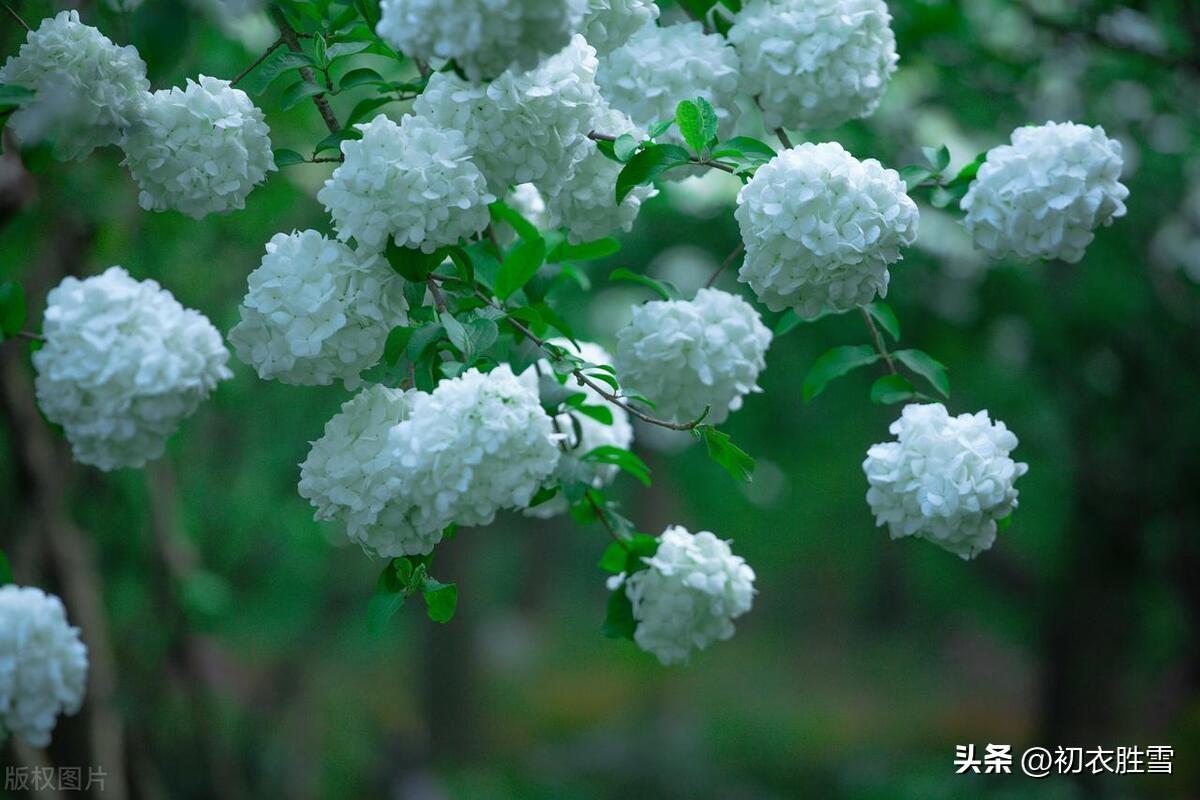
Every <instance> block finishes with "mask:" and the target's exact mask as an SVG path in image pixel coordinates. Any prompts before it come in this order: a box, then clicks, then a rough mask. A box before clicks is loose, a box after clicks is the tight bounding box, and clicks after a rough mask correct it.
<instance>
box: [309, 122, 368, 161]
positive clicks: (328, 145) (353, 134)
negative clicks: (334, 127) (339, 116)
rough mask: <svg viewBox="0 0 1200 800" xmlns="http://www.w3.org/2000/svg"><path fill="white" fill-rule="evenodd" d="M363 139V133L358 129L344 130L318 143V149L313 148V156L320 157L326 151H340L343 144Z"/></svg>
mask: <svg viewBox="0 0 1200 800" xmlns="http://www.w3.org/2000/svg"><path fill="white" fill-rule="evenodd" d="M361 138H362V131H360V130H359V129H358V128H351V127H346V128H342V129H341V130H340V131H337V132H336V133H331V134H329V135H328V136H326V137H325V138H324V139H322V140H321V141H319V142H317V145H316V147H314V148H313V156H318V155H320V154H321V153H323V152H325V151H326V150H340V149H341V147H342V142H345V141H348V140H350V139H361Z"/></svg>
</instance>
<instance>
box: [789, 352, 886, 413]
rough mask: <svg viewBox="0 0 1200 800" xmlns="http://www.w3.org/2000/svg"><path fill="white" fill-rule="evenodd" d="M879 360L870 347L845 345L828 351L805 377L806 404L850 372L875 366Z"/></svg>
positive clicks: (804, 392)
mask: <svg viewBox="0 0 1200 800" xmlns="http://www.w3.org/2000/svg"><path fill="white" fill-rule="evenodd" d="M878 360H879V354H878V353H876V352H875V348H873V347H871V346H870V345H866V344H860V345H843V346H841V347H834V348H833V349H831V350H827V351H826V352H825V353H824V354H823V355H822V356H821V357H820V358H818V359H817V360H816V362H815V363H814V364H813V365H812V369H810V370H809V371H808V374H807V375H805V376H804V385H803V387H802V390H803V394H804V402H806V403H807V402H808V401H810V400H812V399H813V398H814V397H816V396H817V395H819V394H820V393H821V392H823V391H825V387H826V386H828V385H829V383H830V381H833V380H836V379H837V378H840V377H842V376H843V375H847V374H849V373H850V372H852V371H854V370H856V369H858V368H859V367H865V366H868V365H870V364H874V363H875V362H876V361H878Z"/></svg>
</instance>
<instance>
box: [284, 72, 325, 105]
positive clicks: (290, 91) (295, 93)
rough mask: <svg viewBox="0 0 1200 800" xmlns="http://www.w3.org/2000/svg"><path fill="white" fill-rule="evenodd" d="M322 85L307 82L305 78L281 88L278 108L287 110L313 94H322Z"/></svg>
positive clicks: (323, 89)
mask: <svg viewBox="0 0 1200 800" xmlns="http://www.w3.org/2000/svg"><path fill="white" fill-rule="evenodd" d="M324 92H325V87H324V86H318V85H317V84H315V83H309V82H308V81H305V80H299V81H296V82H295V83H293V84H292V85H291V86H289V87H288V88H286V89H284V90H283V96H282V97H280V98H279V108H280V109H281V110H283V111H287V110H288V109H289V108H292V107H294V106H296V105H297V104H299V103H300V102H301V101H302V100H305V99H306V98H309V97H312V96H314V95H318V94H323V93H324Z"/></svg>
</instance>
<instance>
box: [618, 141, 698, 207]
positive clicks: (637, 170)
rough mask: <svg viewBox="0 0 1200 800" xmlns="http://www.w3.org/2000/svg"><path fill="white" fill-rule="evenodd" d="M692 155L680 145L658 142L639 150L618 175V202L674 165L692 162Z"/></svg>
mask: <svg viewBox="0 0 1200 800" xmlns="http://www.w3.org/2000/svg"><path fill="white" fill-rule="evenodd" d="M691 160H692V157H691V156H690V155H689V154H688V151H687V150H684V149H683V148H682V147H680V146H679V145H675V144H656V145H651V146H649V147H647V148H645V149H644V150H642V151H640V152H638V153H637V154H636V155H635V156H634V157H633V158H631V159H629V163H628V164H626V165H625V166H624V167H623V168H622V169H621V173H620V174H619V175H617V190H616V191H617V203H618V204H620V203H621V202H622V201H623V200H624V199H625V198H626V197H628V196H629V193H630V192H632V191H633V190H634V188H636V187H637V186H639V185H641V184H643V183H651V182H652V181H653V180H654V179H655V178H657V177H658V176H659V175H661V174H663V173H664V172H666V171H667V170H669V169H671V168H672V167H678V166H681V165H683V164H689V163H691Z"/></svg>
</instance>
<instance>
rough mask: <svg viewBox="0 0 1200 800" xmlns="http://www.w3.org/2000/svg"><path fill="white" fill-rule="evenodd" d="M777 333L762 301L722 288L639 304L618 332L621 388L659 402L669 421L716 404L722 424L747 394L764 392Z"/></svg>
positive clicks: (714, 418)
mask: <svg viewBox="0 0 1200 800" xmlns="http://www.w3.org/2000/svg"><path fill="white" fill-rule="evenodd" d="M770 344H771V331H770V330H768V329H767V327H766V326H765V325H763V323H762V318H761V317H760V316H759V314H758V312H757V311H755V310H754V307H753V306H751V305H750V304H749V303H747V302H746V301H745V300H743V299H742V298H740V297H738V296H737V295H733V294H729V293H728V292H723V291H721V290H720V289H701V290H700V291H699V292H697V293H696V298H695V299H694V300H656V301H654V302H650V303H645V304H644V305H640V306H636V307H634V309H633V319H632V320H630V322H629V324H628V325H626V326H625V327H624V328H622V329H621V330H619V331H617V359H616V364H615V365H614V366H615V367H616V370H617V376H618V378H619V379H620V381H621V386H622V387H623V388H625V389H627V390H629V391H631V392H636V393H638V394H641V395H644V396H645V397H647V398H649V399H650V400H651V401H653V402H654V404H655V408H656V412H657V413H658V414H659V415H660V416H662V417H665V418H666V419H671V420H677V421H681V422H686V421H689V420H693V419H696V418H697V417H699V416H700V415H701V414H703V413H704V409H705V408H706V407H707V408H708V409H709V412H708V417H707V418H706V419H705V421H706V422H712V423H714V424H720V423H722V422H724V421H725V419H726V418H727V417H728V416H729V412H730V411H737V410H738V409H739V408H741V407H742V398H743V397H744V396H745V395H747V394H749V393H750V392H756V391H759V389H758V386H757V385H756V381H757V380H758V374H759V373H760V372H761V371H762V370H763V369H764V368H765V367H766V358H765V355H766V352H767V347H769V346H770Z"/></svg>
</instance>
